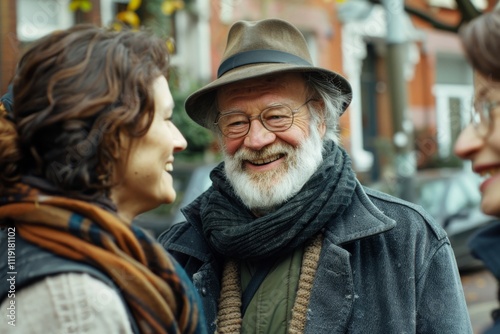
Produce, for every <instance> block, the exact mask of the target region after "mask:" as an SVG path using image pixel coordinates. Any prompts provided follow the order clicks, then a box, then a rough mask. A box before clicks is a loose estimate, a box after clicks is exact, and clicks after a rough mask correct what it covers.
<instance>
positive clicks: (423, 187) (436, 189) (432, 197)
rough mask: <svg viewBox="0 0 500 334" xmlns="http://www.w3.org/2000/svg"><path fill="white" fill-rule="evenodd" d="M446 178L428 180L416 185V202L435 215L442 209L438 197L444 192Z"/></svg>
mask: <svg viewBox="0 0 500 334" xmlns="http://www.w3.org/2000/svg"><path fill="white" fill-rule="evenodd" d="M446 182H447V181H446V180H444V179H443V180H429V181H425V182H422V183H420V184H419V185H418V188H417V193H418V195H419V196H418V204H420V205H421V206H422V207H424V208H425V209H426V210H427V212H429V213H430V214H431V215H432V216H434V217H436V216H437V215H439V211H440V210H441V209H442V208H441V206H442V203H441V201H440V199H442V198H444V196H445V192H446Z"/></svg>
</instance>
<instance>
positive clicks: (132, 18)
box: [116, 10, 141, 28]
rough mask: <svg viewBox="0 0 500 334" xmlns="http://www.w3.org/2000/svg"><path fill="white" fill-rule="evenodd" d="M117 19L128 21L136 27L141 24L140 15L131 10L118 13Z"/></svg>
mask: <svg viewBox="0 0 500 334" xmlns="http://www.w3.org/2000/svg"><path fill="white" fill-rule="evenodd" d="M116 19H117V20H118V21H122V22H124V23H127V24H129V25H131V26H132V27H134V28H137V27H139V24H140V23H141V20H140V19H139V16H138V15H137V14H136V13H134V12H131V11H129V10H127V11H124V12H120V13H118V14H116Z"/></svg>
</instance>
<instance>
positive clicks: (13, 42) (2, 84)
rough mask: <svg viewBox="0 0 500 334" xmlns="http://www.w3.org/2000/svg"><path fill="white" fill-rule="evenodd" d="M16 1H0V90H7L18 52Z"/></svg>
mask: <svg viewBox="0 0 500 334" xmlns="http://www.w3.org/2000/svg"><path fill="white" fill-rule="evenodd" d="M15 18H16V3H15V2H14V1H0V38H1V44H0V92H4V91H6V90H7V85H8V84H9V82H10V80H11V79H12V76H13V74H14V68H15V66H16V63H17V57H18V53H19V49H18V43H17V33H16V19H15Z"/></svg>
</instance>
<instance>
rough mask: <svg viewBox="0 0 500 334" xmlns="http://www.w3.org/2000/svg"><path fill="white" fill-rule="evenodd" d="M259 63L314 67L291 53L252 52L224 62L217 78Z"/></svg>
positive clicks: (238, 54)
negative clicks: (242, 67)
mask: <svg viewBox="0 0 500 334" xmlns="http://www.w3.org/2000/svg"><path fill="white" fill-rule="evenodd" d="M259 63H286V64H294V65H304V66H312V64H311V63H309V62H308V61H306V60H304V59H302V58H300V57H297V56H295V55H293V54H291V53H287V52H282V51H277V50H252V51H245V52H240V53H237V54H235V55H234V56H231V57H229V58H227V59H226V60H224V61H223V62H222V64H220V66H219V70H218V71H217V78H220V77H221V76H223V75H224V73H226V72H227V71H230V70H232V69H234V68H237V67H240V66H244V65H249V64H259Z"/></svg>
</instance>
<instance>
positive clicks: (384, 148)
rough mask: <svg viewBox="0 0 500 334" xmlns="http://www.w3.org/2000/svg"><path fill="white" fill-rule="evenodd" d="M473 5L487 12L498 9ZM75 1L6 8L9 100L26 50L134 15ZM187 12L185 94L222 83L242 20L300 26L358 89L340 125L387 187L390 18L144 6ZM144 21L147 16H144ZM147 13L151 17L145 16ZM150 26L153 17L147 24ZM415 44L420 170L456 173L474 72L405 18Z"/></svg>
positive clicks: (32, 1) (231, 6)
mask: <svg viewBox="0 0 500 334" xmlns="http://www.w3.org/2000/svg"><path fill="white" fill-rule="evenodd" d="M488 1H490V0H474V5H475V6H476V8H478V9H479V10H488V9H489V8H491V7H492V5H493V1H492V2H491V3H489V2H488ZM71 2H72V1H71V0H17V1H14V0H8V1H1V3H0V36H1V38H2V43H1V45H0V48H1V49H0V88H1V90H2V91H5V89H6V87H7V85H8V83H9V81H10V79H11V77H12V75H13V71H14V67H15V63H16V61H17V59H18V57H19V54H20V52H21V50H22V47H23V45H25V44H26V43H29V42H30V41H32V40H34V39H36V38H39V37H41V36H43V35H44V34H46V33H48V32H50V31H52V30H55V29H59V28H65V27H69V26H71V25H73V24H75V23H80V22H91V23H96V24H110V23H111V22H112V21H113V20H114V19H115V17H116V15H117V14H118V13H119V12H120V11H123V10H126V8H127V4H128V3H129V1H127V0H87V1H86V2H87V3H91V5H92V9H91V10H90V11H88V12H86V13H84V12H82V11H81V10H77V11H76V12H74V11H71V10H70V9H69V8H70V3H71ZM153 2H154V3H158V2H162V3H163V4H165V3H166V2H171V3H179V2H181V3H182V6H179V7H178V9H177V10H175V11H173V12H172V13H171V15H169V21H168V25H166V26H165V27H164V29H165V31H166V32H168V33H169V34H171V35H173V37H174V39H175V44H176V51H175V54H174V56H173V59H172V65H173V66H174V67H175V68H176V71H177V74H178V75H177V77H178V80H179V84H180V87H181V88H182V89H185V90H186V91H188V90H191V89H193V85H196V84H197V85H200V84H204V83H206V82H208V81H209V80H211V79H213V78H214V77H215V75H216V72H217V66H218V64H219V62H220V59H221V56H222V53H223V51H224V47H225V44H226V36H227V32H228V29H229V27H230V25H231V24H232V23H233V22H234V21H236V20H240V19H246V20H258V19H262V18H269V17H278V18H282V19H285V20H288V21H290V22H292V23H293V24H295V25H296V26H297V27H298V28H299V29H300V30H301V31H302V32H303V34H304V36H305V37H306V39H307V41H308V44H309V46H310V49H311V52H312V55H313V58H314V62H315V64H316V65H318V66H322V67H325V68H328V69H332V70H335V71H339V72H341V73H342V74H343V75H345V76H346V77H347V78H348V80H349V81H350V82H351V84H352V86H353V91H354V96H353V102H352V105H351V106H350V108H349V110H348V112H347V113H346V115H345V116H343V117H342V118H341V129H342V132H341V134H342V138H343V144H344V146H345V147H346V148H347V149H348V150H349V151H350V153H351V155H352V157H353V162H354V167H355V169H356V170H357V171H358V172H359V173H360V175H362V176H363V177H366V178H368V179H372V180H374V179H378V178H380V177H381V176H382V175H383V173H384V169H386V168H387V166H390V164H391V153H390V152H391V146H392V145H393V143H392V138H393V132H394V131H393V128H394V127H393V124H392V121H391V108H390V106H389V99H388V94H389V91H388V85H387V69H388V66H393V64H389V63H388V62H387V60H386V51H387V48H386V35H387V20H386V11H385V10H384V8H383V7H382V6H381V5H380V4H373V3H369V2H368V1H365V0H347V1H344V2H335V1H332V0H260V1H255V0H184V1H180V0H143V1H142V4H141V8H145V7H144V6H147V5H149V4H151V3H153ZM406 5H408V6H411V7H412V8H414V9H417V10H419V11H422V12H423V13H426V14H427V15H429V16H430V17H432V18H433V19H435V20H438V21H440V22H442V23H445V25H446V24H447V25H449V26H453V25H457V24H458V22H459V21H460V18H461V16H460V13H459V12H458V11H457V9H456V5H455V2H454V0H406ZM138 13H139V16H141V11H138ZM144 15H146V14H144V11H142V16H144ZM141 19H143V22H145V21H147V18H146V17H141ZM400 29H402V31H404V34H405V36H406V40H407V43H406V44H405V48H406V57H405V60H404V64H402V66H401V70H402V71H404V76H405V79H406V82H407V87H406V88H407V100H408V113H409V115H410V117H409V119H410V123H411V124H408V126H410V127H411V128H412V131H413V135H414V138H413V139H412V140H414V148H415V150H416V165H417V166H418V167H420V168H424V167H428V166H434V165H436V166H438V165H446V164H451V163H453V155H452V143H453V141H454V140H455V138H456V136H457V134H458V131H459V129H460V127H461V126H462V124H464V123H465V122H467V121H468V116H467V115H468V112H469V110H470V105H471V97H472V92H473V90H472V72H471V69H470V67H469V65H468V64H467V61H466V59H465V58H464V56H463V52H462V50H461V45H460V42H459V39H458V37H457V35H456V33H454V32H449V31H446V29H444V30H443V29H442V28H436V27H434V26H433V25H432V24H431V23H429V22H428V20H424V19H422V18H421V17H417V15H413V14H411V15H410V14H407V13H406V14H405V17H404V19H403V23H402V25H401V27H400Z"/></svg>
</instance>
